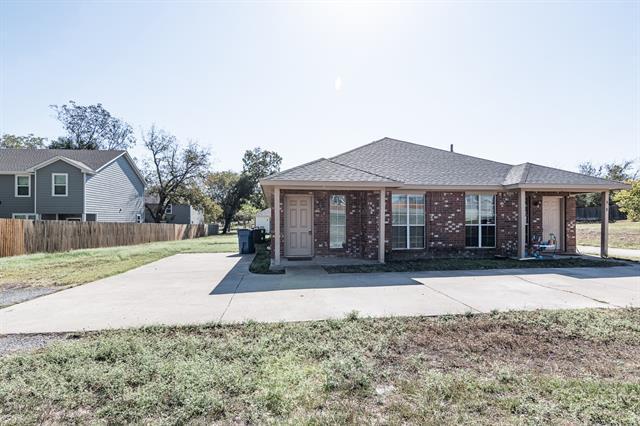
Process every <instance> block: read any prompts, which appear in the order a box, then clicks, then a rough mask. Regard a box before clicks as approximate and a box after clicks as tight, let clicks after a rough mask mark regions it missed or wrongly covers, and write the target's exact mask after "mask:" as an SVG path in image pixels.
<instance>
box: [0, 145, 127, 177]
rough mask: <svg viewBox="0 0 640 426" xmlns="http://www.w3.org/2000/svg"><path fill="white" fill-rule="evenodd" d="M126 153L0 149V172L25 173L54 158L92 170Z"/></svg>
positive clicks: (84, 150) (116, 151)
mask: <svg viewBox="0 0 640 426" xmlns="http://www.w3.org/2000/svg"><path fill="white" fill-rule="evenodd" d="M125 152H126V151H118V150H109V151H99V150H90V149H18V148H4V149H0V171H10V172H26V171H28V170H29V169H31V168H32V167H34V166H37V165H39V164H41V163H44V162H47V161H49V160H52V159H55V158H56V157H63V158H67V159H69V160H71V161H72V162H76V163H81V165H83V166H86V167H88V168H90V169H92V170H94V171H95V170H98V169H100V168H101V167H102V166H104V165H106V164H107V163H110V162H111V161H112V160H114V159H116V158H117V157H119V156H121V155H122V154H124V153H125Z"/></svg>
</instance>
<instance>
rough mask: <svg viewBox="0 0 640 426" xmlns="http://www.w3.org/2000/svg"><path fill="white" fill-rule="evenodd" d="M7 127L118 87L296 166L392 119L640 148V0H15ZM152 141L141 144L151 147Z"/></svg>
mask: <svg viewBox="0 0 640 426" xmlns="http://www.w3.org/2000/svg"><path fill="white" fill-rule="evenodd" d="M0 16H1V21H0V34H1V45H0V56H1V68H0V72H1V74H0V132H2V133H14V134H26V133H34V134H36V135H39V136H45V137H50V138H53V137H56V136H59V135H60V134H61V133H62V129H61V127H60V125H59V124H58V122H57V121H56V120H55V118H54V117H53V115H52V111H51V110H50V108H49V105H51V104H62V103H65V102H67V101H69V100H75V101H76V102H78V103H80V104H93V103H98V102H100V103H102V104H103V105H104V106H105V107H106V108H107V109H108V110H109V111H110V112H111V113H112V114H113V115H115V116H117V117H119V118H122V119H124V120H125V121H127V122H128V123H130V124H131V125H132V126H133V127H134V128H135V129H136V132H137V133H138V134H139V132H140V129H142V128H147V127H148V126H149V125H151V124H152V123H156V124H157V125H158V126H159V127H162V128H164V129H166V130H167V131H169V132H171V133H173V134H175V135H176V136H177V137H178V138H180V139H181V140H183V141H186V140H188V139H195V140H198V141H199V142H200V143H201V144H203V145H205V146H208V147H210V149H211V151H212V153H213V158H214V160H215V161H214V163H213V168H214V169H217V170H220V169H235V170H239V169H240V168H241V157H242V154H243V152H244V150H246V149H249V148H252V147H255V146H260V147H263V148H266V149H271V150H275V151H277V152H279V153H280V154H281V155H282V156H283V157H284V164H283V165H284V166H285V167H291V166H295V165H298V164H300V163H304V162H308V161H311V160H314V159H316V158H319V157H329V156H332V155H335V154H338V153H340V152H343V151H346V150H348V149H351V148H354V147H356V146H359V145H363V144H365V143H368V142H370V141H373V140H376V139H380V138H382V137H384V136H389V137H394V138H398V139H403V140H408V141H412V142H416V143H420V144H424V145H430V146H434V147H439V148H445V149H448V147H449V144H454V145H455V150H456V151H458V152H461V153H465V154H470V155H475V156H480V157H485V158H489V159H493V160H497V161H502V162H507V163H514V164H516V163H522V162H525V161H530V162H535V163H539V164H545V165H550V166H556V167H562V168H566V169H570V170H571V169H575V168H576V166H577V164H578V163H579V162H582V161H585V160H592V161H595V162H605V161H612V160H620V159H624V158H638V157H639V156H640V3H639V2H638V1H634V2H619V3H614V2H610V1H603V2H582V3H579V2H560V3H555V2H549V1H546V2H537V3H534V2H521V1H513V2H486V3H471V2H448V1H441V2H435V3H418V2H412V3H398V2H394V3H379V2H378V3H346V4H345V3H330V4H326V3H325V4H320V3H315V4H311V3H305V4H301V3H286V2H278V3H265V2H249V3H241V4H238V3H214V2H192V3H177V2H176V3H170V2H115V1H114V2H101V3H80V2H71V1H67V2H53V1H48V2H25V1H21V2H7V1H6V0H0ZM140 153H141V150H140V149H139V148H137V149H135V150H134V154H135V155H137V156H140Z"/></svg>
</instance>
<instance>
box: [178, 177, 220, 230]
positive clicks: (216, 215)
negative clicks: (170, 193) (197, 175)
mask: <svg viewBox="0 0 640 426" xmlns="http://www.w3.org/2000/svg"><path fill="white" fill-rule="evenodd" d="M203 187H204V183H203V182H202V179H198V181H197V182H194V183H192V184H190V185H184V186H183V187H181V188H179V189H178V190H177V191H176V194H175V196H174V200H175V201H174V202H177V203H184V204H190V205H191V206H193V207H195V208H199V209H202V210H203V211H204V221H205V223H211V222H216V221H218V220H221V218H222V208H221V207H220V206H219V205H218V204H216V203H215V202H214V201H213V200H212V199H211V197H209V196H208V195H207V194H206V193H205V191H204V188H203Z"/></svg>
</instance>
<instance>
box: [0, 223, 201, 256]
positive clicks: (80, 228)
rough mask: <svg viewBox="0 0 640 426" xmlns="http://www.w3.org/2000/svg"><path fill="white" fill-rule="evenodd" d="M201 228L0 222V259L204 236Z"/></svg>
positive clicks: (152, 224)
mask: <svg viewBox="0 0 640 426" xmlns="http://www.w3.org/2000/svg"><path fill="white" fill-rule="evenodd" d="M205 235H206V228H205V225H176V224H171V223H103V222H65V221H53V220H51V221H50V220H44V221H33V220H21V219H0V257H5V256H18V255H21V254H29V253H40V252H46V253H53V252H59V251H67V250H77V249H85V248H99V247H115V246H129V245H134V244H143V243H151V242H154V241H174V240H186V239H190V238H198V237H204V236H205Z"/></svg>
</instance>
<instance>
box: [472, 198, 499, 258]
mask: <svg viewBox="0 0 640 426" xmlns="http://www.w3.org/2000/svg"><path fill="white" fill-rule="evenodd" d="M467 195H477V196H478V223H470V224H468V223H466V217H465V224H464V232H465V236H464V243H465V248H468V249H492V248H496V243H497V239H498V235H497V232H496V231H497V228H496V222H497V221H498V218H497V215H496V203H497V197H496V194H495V193H488V192H468V193H465V194H464V211H465V216H466V212H467ZM483 195H485V196H486V195H491V196H493V223H482V213H481V212H482V205H481V199H482V198H481V197H482V196H483ZM467 226H469V227H471V226H475V227H477V228H478V243H477V244H476V245H474V246H468V245H467ZM483 226H493V235H494V237H493V245H492V246H483V245H482V227H483Z"/></svg>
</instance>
